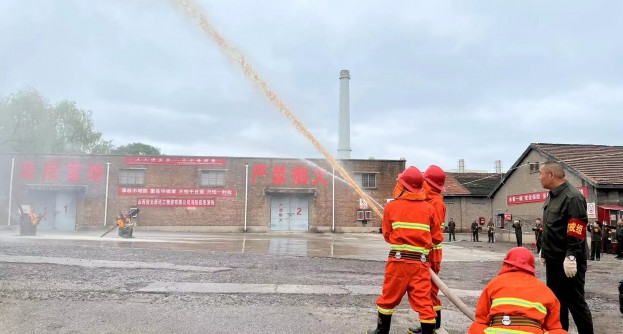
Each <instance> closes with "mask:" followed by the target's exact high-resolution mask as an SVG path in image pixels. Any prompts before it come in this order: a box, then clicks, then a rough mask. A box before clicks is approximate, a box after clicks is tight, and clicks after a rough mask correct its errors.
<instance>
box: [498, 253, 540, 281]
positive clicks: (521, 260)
mask: <svg viewBox="0 0 623 334" xmlns="http://www.w3.org/2000/svg"><path fill="white" fill-rule="evenodd" d="M504 263H506V264H507V265H509V266H511V267H515V268H519V269H522V270H525V271H527V272H529V273H532V274H533V275H534V274H536V269H535V268H534V256H533V255H532V253H531V252H530V251H529V250H528V249H527V248H525V247H513V248H511V250H510V251H508V254H506V257H505V258H504Z"/></svg>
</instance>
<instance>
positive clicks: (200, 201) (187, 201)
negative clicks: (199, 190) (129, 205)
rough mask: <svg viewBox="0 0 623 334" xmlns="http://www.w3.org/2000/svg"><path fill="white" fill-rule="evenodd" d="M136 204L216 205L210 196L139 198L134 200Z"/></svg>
mask: <svg viewBox="0 0 623 334" xmlns="http://www.w3.org/2000/svg"><path fill="white" fill-rule="evenodd" d="M136 205H137V206H173V207H186V206H200V207H208V206H216V201H215V200H214V199H212V198H139V199H137V200H136Z"/></svg>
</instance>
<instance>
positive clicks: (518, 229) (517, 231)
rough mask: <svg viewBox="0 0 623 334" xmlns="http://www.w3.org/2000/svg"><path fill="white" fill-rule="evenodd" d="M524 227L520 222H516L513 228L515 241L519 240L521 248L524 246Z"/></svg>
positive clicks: (518, 245)
mask: <svg viewBox="0 0 623 334" xmlns="http://www.w3.org/2000/svg"><path fill="white" fill-rule="evenodd" d="M522 226H523V224H522V223H521V222H520V221H519V220H515V222H513V228H514V229H515V239H517V247H521V245H522V244H523V242H522V240H521V236H522V235H521V233H522V230H521V227H522Z"/></svg>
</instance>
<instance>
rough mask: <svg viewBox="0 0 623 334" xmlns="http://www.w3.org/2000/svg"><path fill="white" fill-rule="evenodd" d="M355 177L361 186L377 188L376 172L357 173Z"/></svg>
mask: <svg viewBox="0 0 623 334" xmlns="http://www.w3.org/2000/svg"><path fill="white" fill-rule="evenodd" d="M355 178H356V180H355V181H357V184H359V185H360V186H361V188H363V189H376V173H357V174H355Z"/></svg>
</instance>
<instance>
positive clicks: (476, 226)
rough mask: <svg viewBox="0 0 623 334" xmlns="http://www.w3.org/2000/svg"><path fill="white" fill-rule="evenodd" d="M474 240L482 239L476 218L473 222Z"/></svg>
mask: <svg viewBox="0 0 623 334" xmlns="http://www.w3.org/2000/svg"><path fill="white" fill-rule="evenodd" d="M472 241H480V240H478V223H477V222H476V221H475V220H474V222H473V223H472Z"/></svg>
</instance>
